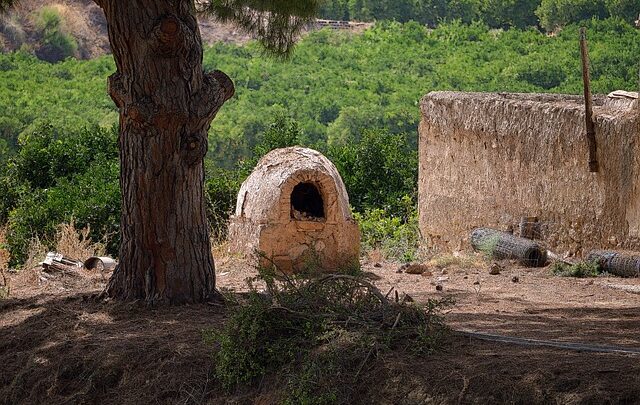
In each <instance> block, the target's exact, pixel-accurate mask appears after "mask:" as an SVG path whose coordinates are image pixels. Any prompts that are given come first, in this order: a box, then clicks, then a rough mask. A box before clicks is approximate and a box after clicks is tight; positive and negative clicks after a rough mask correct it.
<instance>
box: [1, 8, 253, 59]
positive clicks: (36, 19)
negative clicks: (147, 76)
mask: <svg viewBox="0 0 640 405" xmlns="http://www.w3.org/2000/svg"><path fill="white" fill-rule="evenodd" d="M200 30H201V33H202V38H203V41H204V42H205V43H208V44H211V43H214V42H220V41H222V42H227V43H234V44H244V43H246V42H247V41H249V40H250V39H251V37H250V36H249V35H247V34H245V33H244V32H241V31H239V30H237V29H236V28H235V27H233V26H231V25H227V24H220V23H218V22H215V21H213V20H211V19H207V18H200ZM21 48H22V49H27V50H29V51H31V52H33V53H35V54H36V55H37V56H38V57H39V58H40V59H43V60H47V61H50V62H55V61H58V60H62V59H64V58H65V57H68V56H73V57H76V58H78V59H92V58H95V57H98V56H100V55H104V54H106V53H109V40H108V38H107V22H106V20H105V18H104V15H103V13H102V10H101V9H100V8H99V7H98V6H97V5H96V4H95V3H94V2H93V1H92V0H24V1H22V2H20V4H19V5H18V6H16V7H15V9H14V10H12V11H11V12H9V13H8V15H5V16H2V17H0V51H2V52H10V51H14V50H18V49H21Z"/></svg>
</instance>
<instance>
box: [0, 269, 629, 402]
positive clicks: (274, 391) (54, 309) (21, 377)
mask: <svg viewBox="0 0 640 405" xmlns="http://www.w3.org/2000/svg"><path fill="white" fill-rule="evenodd" d="M472 263H474V262H473V261H470V262H468V263H465V264H464V266H459V265H458V264H452V265H450V266H449V267H446V268H445V270H444V273H446V274H443V271H442V269H440V268H437V267H430V268H429V270H428V272H427V273H425V274H427V275H426V276H425V275H415V274H404V273H402V274H399V273H396V270H397V269H398V268H399V267H400V265H399V264H398V263H392V262H380V263H379V265H380V267H377V266H375V263H373V262H364V263H363V269H364V270H365V271H366V272H367V273H368V274H369V277H370V278H371V279H372V280H373V282H374V283H375V284H376V285H378V286H379V287H380V289H381V290H382V291H383V292H386V291H388V290H389V289H390V288H391V287H395V288H396V289H397V290H398V291H400V292H406V293H408V294H409V295H411V296H412V297H413V298H414V299H415V300H416V301H417V302H418V303H419V302H421V301H425V300H426V299H427V298H433V297H438V296H444V295H451V296H453V297H454V298H455V299H456V301H457V304H456V305H455V306H454V307H453V308H452V310H451V312H450V313H448V314H447V320H448V323H449V324H450V325H451V327H452V328H453V329H454V330H455V329H467V330H475V331H485V332H491V333H497V334H504V335H509V336H520V337H527V338H536V339H550V340H558V341H567V342H582V343H589V344H608V345H617V346H622V347H629V348H632V347H636V348H637V347H640V294H636V293H634V292H632V291H634V290H633V288H632V289H621V288H618V287H619V286H632V287H633V286H640V280H630V279H620V278H606V277H603V278H595V279H569V278H560V277H556V276H553V275H551V272H550V270H549V269H548V268H547V269H545V268H543V269H523V268H520V267H517V266H514V265H511V264H507V265H505V266H504V269H503V270H502V271H501V272H500V274H498V275H490V274H489V272H488V269H487V268H486V267H483V266H478V265H475V264H472ZM217 265H218V269H217V273H218V285H219V286H220V287H222V288H228V289H231V290H235V291H238V292H242V291H244V289H245V284H244V281H243V280H244V279H245V278H246V277H248V276H253V275H255V273H254V271H253V270H252V269H251V268H250V267H249V266H247V265H245V264H243V263H242V262H241V261H239V260H236V259H233V258H224V259H222V260H218V263H217ZM107 276H108V274H105V275H101V274H94V273H88V272H80V273H78V274H73V275H72V274H65V275H63V274H57V275H55V276H54V277H51V276H48V278H47V277H45V276H43V275H42V274H41V273H38V272H36V271H33V270H32V271H25V272H23V273H20V274H17V275H16V274H14V275H11V286H12V291H11V294H12V296H11V298H8V299H5V300H1V301H0V364H2V373H0V403H7V404H16V403H48V404H51V403H53V404H56V403H186V404H188V403H215V404H219V403H236V404H239V403H263V404H268V403H277V401H278V398H280V396H279V391H278V389H279V387H280V386H281V384H279V382H278V381H272V380H270V379H269V378H267V379H265V381H262V382H258V383H257V384H256V386H254V387H250V388H244V389H243V390H240V391H237V392H232V393H227V392H225V391H223V390H222V389H221V387H220V386H219V384H218V383H217V382H216V381H215V380H214V378H213V374H212V370H213V367H214V365H213V360H212V358H211V353H212V350H213V348H212V347H210V346H207V345H206V344H204V342H203V340H202V330H204V329H209V328H217V327H219V326H220V325H222V324H223V323H224V322H225V317H226V309H225V308H224V307H220V306H215V305H193V306H184V307H176V308H166V307H161V308H148V307H146V306H145V305H144V304H141V303H113V302H110V303H105V302H101V301H99V300H96V299H95V296H96V294H97V293H98V292H99V291H100V290H101V288H102V287H103V286H104V282H105V280H106V277H107ZM514 277H517V278H518V282H513V281H512V279H513V278H514ZM476 282H477V284H476ZM436 285H441V286H442V290H441V291H438V290H436ZM612 286H618V287H612ZM381 360H382V361H381V362H380V364H381V365H380V366H379V367H378V368H379V369H378V370H376V373H374V375H375V376H376V377H375V379H374V380H373V381H371V382H370V384H369V385H368V386H367V387H365V389H364V390H363V391H362V392H361V393H359V395H360V398H362V400H361V402H362V403H387V404H394V403H415V404H421V403H527V404H531V403H637V402H640V356H634V355H624V354H612V353H592V352H580V351H573V350H561V349H555V348H549V347H532V346H520V345H513V344H505V343H499V342H487V341H481V340H477V339H473V338H469V337H466V336H464V335H461V334H458V333H456V332H452V334H451V338H450V339H449V342H448V344H447V345H446V347H444V348H443V350H442V352H440V353H438V354H436V355H433V356H430V357H428V358H426V360H425V359H422V360H418V359H416V358H414V357H412V356H411V355H409V354H407V353H403V352H398V353H393V354H392V355H387V358H384V359H381ZM345 383H346V384H348V382H345Z"/></svg>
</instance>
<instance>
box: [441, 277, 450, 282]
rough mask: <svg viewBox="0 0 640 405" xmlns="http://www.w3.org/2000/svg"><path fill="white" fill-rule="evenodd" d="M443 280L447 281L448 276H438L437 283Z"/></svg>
mask: <svg viewBox="0 0 640 405" xmlns="http://www.w3.org/2000/svg"><path fill="white" fill-rule="evenodd" d="M443 281H449V277H438V283H441V282H443Z"/></svg>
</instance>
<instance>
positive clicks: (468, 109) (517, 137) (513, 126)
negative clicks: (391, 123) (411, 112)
mask: <svg viewBox="0 0 640 405" xmlns="http://www.w3.org/2000/svg"><path fill="white" fill-rule="evenodd" d="M638 109H639V107H638V102H637V101H631V100H611V99H607V98H606V97H597V98H596V99H595V101H594V118H595V121H596V138H597V144H598V161H599V163H600V171H599V172H598V173H590V172H589V170H588V145H587V141H586V135H585V129H584V107H583V101H582V98H581V97H577V96H566V95H541V94H528V95H525V94H503V93H500V94H491V93H456V92H433V93H429V94H428V95H426V96H425V97H424V98H423V99H422V101H421V112H422V121H421V123H420V130H419V132H420V145H419V154H420V168H419V181H418V183H419V203H418V205H419V216H420V229H421V232H422V235H423V237H424V238H425V241H426V243H427V244H430V245H434V246H436V247H440V248H445V249H460V248H463V247H466V246H467V242H468V234H469V231H470V230H471V229H472V228H474V227H477V226H491V227H495V228H499V229H515V230H517V229H518V224H519V222H520V218H521V217H524V216H526V217H530V216H537V217H538V218H539V220H540V221H541V223H542V238H543V240H544V241H545V242H546V243H548V245H549V246H550V247H551V248H553V249H557V250H559V251H562V252H565V251H569V252H571V253H575V254H580V253H582V252H584V251H585V250H588V249H591V248H602V247H607V248H616V247H617V248H640V180H639V174H640V133H639V130H638V128H639V120H638Z"/></svg>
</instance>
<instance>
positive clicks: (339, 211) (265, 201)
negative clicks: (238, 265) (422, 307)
mask: <svg viewBox="0 0 640 405" xmlns="http://www.w3.org/2000/svg"><path fill="white" fill-rule="evenodd" d="M299 183H313V184H314V185H315V186H316V188H317V189H318V191H319V192H320V194H321V196H322V199H323V202H324V212H325V219H324V220H323V221H305V220H296V219H293V218H291V192H292V191H293V188H294V187H295V186H296V185H298V184H299ZM229 242H230V244H229V245H230V250H231V251H232V252H236V253H241V254H243V255H245V256H249V257H254V258H255V257H256V256H255V252H256V251H260V252H263V253H264V255H265V256H266V257H267V259H268V260H272V261H273V262H275V264H276V265H277V266H278V267H279V268H280V269H281V270H283V271H285V272H292V271H297V270H301V269H302V268H304V267H305V266H308V265H312V264H313V262H314V261H319V264H320V266H321V267H322V268H324V269H325V270H329V271H335V270H340V269H344V268H345V267H347V266H351V265H353V264H354V263H357V261H358V257H359V253H360V232H359V230H358V225H357V224H356V222H355V221H354V219H353V216H352V215H351V209H350V207H349V197H348V195H347V192H346V189H345V187H344V183H343V182H342V178H341V177H340V174H339V173H338V171H337V169H336V167H335V166H334V165H333V163H331V162H330V161H329V160H328V159H327V158H326V157H324V156H323V155H322V154H321V153H320V152H317V151H315V150H312V149H307V148H300V147H291V148H283V149H276V150H274V151H271V152H269V153H268V154H267V155H265V156H264V157H263V158H262V159H261V160H260V161H259V162H258V164H257V166H256V168H255V170H254V171H253V172H252V174H251V175H250V176H249V177H248V178H247V180H246V181H245V182H244V183H243V184H242V187H241V188H240V192H239V193H238V200H237V203H236V211H235V215H233V216H232V218H231V222H230V226H229ZM268 260H267V261H266V262H264V260H263V264H267V263H268Z"/></svg>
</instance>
